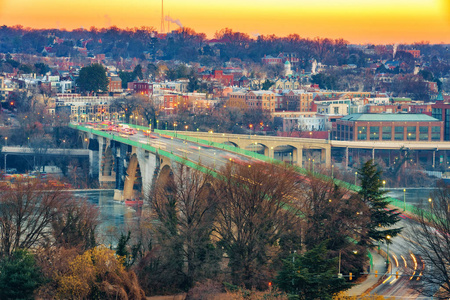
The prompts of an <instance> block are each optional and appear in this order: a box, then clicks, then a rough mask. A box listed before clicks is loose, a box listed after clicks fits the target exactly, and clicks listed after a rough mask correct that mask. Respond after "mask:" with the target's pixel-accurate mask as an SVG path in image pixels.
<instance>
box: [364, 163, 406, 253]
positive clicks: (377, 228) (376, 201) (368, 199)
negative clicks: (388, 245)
mask: <svg viewBox="0 0 450 300" xmlns="http://www.w3.org/2000/svg"><path fill="white" fill-rule="evenodd" d="M358 174H359V179H360V181H361V189H360V191H359V192H358V194H359V196H360V197H361V200H362V201H363V202H364V203H366V204H367V206H368V207H369V214H370V221H369V223H368V224H367V226H366V228H367V236H366V237H365V238H362V239H361V241H360V243H361V244H365V245H371V244H372V242H371V239H373V240H375V241H386V242H389V239H390V238H392V237H395V236H396V235H398V234H399V233H400V232H401V230H402V228H392V226H394V225H395V224H396V223H397V222H398V221H400V219H399V217H398V215H399V214H400V213H399V212H398V211H397V210H396V209H388V205H389V203H390V202H389V201H388V200H387V197H386V196H385V195H386V193H387V192H386V191H385V190H382V189H381V187H382V185H383V183H382V181H381V174H382V171H381V170H379V169H378V166H377V165H376V164H375V163H374V162H373V160H369V161H367V162H366V163H365V164H364V166H363V167H362V168H361V169H359V170H358Z"/></svg>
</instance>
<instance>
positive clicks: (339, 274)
mask: <svg viewBox="0 0 450 300" xmlns="http://www.w3.org/2000/svg"><path fill="white" fill-rule="evenodd" d="M330 202H331V200H330ZM352 252H353V254H355V255H356V254H358V251H357V250H353V251H352ZM341 253H342V250H339V268H338V278H342V273H341Z"/></svg>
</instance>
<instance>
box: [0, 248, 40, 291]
mask: <svg viewBox="0 0 450 300" xmlns="http://www.w3.org/2000/svg"><path fill="white" fill-rule="evenodd" d="M42 283H43V278H42V273H41V271H40V269H39V267H38V266H36V261H35V259H34V257H33V255H32V254H30V253H28V252H27V251H26V250H16V251H15V252H13V253H12V255H11V256H9V257H4V258H3V259H2V260H1V261H0V299H33V293H34V291H35V290H36V289H37V288H38V287H39V286H40V285H41V284H42Z"/></svg>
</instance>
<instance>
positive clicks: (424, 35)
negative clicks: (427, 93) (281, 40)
mask: <svg viewBox="0 0 450 300" xmlns="http://www.w3.org/2000/svg"><path fill="white" fill-rule="evenodd" d="M164 15H170V17H171V18H172V19H174V20H177V19H178V20H179V21H180V22H181V23H182V24H183V26H186V27H190V28H193V29H194V30H195V31H197V32H204V33H206V34H207V35H208V37H210V38H212V37H213V36H214V33H215V32H216V31H218V30H220V29H222V28H225V27H228V28H231V29H233V30H235V31H240V32H246V33H248V34H250V35H251V36H257V35H258V34H264V35H265V34H276V35H278V36H286V35H288V34H290V33H297V34H299V35H300V36H302V37H310V38H314V37H317V36H320V37H329V38H338V37H342V38H344V39H346V40H348V41H350V42H351V43H412V42H415V41H417V42H418V41H429V42H430V43H441V42H443V43H450V0H278V1H274V0H271V1H269V0H165V1H164ZM3 24H4V25H8V26H12V25H23V26H24V27H32V28H60V29H62V28H65V29H74V28H80V27H83V28H86V29H89V28H90V27H91V26H96V27H99V28H101V27H109V26H111V25H116V26H118V27H121V28H125V27H140V26H153V27H155V28H156V29H157V30H158V31H159V30H160V24H161V0H0V25H3ZM167 28H168V25H167V22H165V30H166V31H167ZM176 28H178V25H176V24H170V30H173V29H176Z"/></svg>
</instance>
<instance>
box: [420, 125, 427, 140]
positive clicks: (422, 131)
mask: <svg viewBox="0 0 450 300" xmlns="http://www.w3.org/2000/svg"><path fill="white" fill-rule="evenodd" d="M419 140H420V141H428V126H419Z"/></svg>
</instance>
